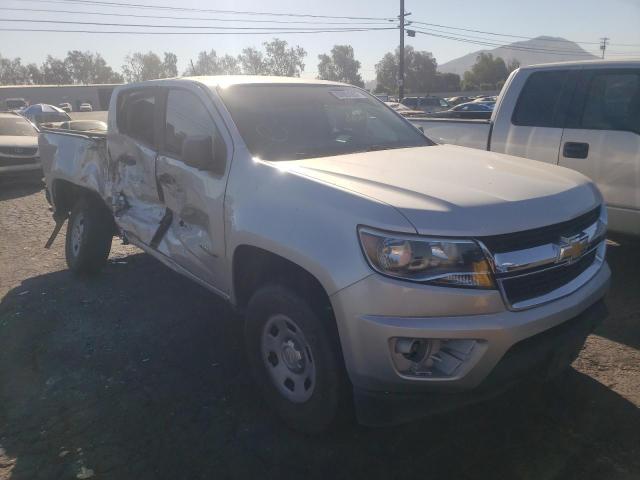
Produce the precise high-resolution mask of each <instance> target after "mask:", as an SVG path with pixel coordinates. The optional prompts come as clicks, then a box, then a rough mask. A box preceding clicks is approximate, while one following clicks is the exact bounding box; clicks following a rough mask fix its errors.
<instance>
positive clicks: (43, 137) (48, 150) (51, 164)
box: [38, 128, 111, 198]
mask: <svg viewBox="0 0 640 480" xmlns="http://www.w3.org/2000/svg"><path fill="white" fill-rule="evenodd" d="M106 140H107V133H106V132H78V131H73V130H60V129H56V128H50V129H48V128H43V129H41V130H40V134H39V135H38V146H39V149H40V159H41V161H42V169H43V171H44V174H45V178H46V179H50V178H56V179H58V180H66V181H68V182H70V183H73V184H75V185H78V186H81V187H86V188H89V189H91V190H93V191H95V192H98V193H99V194H100V195H101V196H102V197H103V198H105V197H106V196H107V195H105V193H106V192H105V191H104V190H105V187H106V186H107V185H109V184H110V183H111V182H110V174H109V163H108V161H107V150H106ZM47 187H48V188H49V189H50V191H51V187H52V185H47Z"/></svg>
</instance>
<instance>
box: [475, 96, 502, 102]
mask: <svg viewBox="0 0 640 480" xmlns="http://www.w3.org/2000/svg"><path fill="white" fill-rule="evenodd" d="M497 98H498V97H497V96H495V95H484V96H481V97H476V98H474V99H473V101H474V102H476V103H478V102H493V103H495V101H496V100H497Z"/></svg>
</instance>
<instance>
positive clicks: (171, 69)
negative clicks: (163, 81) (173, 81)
mask: <svg viewBox="0 0 640 480" xmlns="http://www.w3.org/2000/svg"><path fill="white" fill-rule="evenodd" d="M177 76H178V56H177V55H176V54H175V53H171V52H164V61H163V62H162V76H161V77H160V78H173V77H177Z"/></svg>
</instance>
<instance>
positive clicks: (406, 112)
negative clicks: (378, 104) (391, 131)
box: [384, 102, 424, 117]
mask: <svg viewBox="0 0 640 480" xmlns="http://www.w3.org/2000/svg"><path fill="white" fill-rule="evenodd" d="M384 103H385V104H386V105H388V106H389V107H390V108H391V109H393V110H395V111H396V112H398V113H399V114H400V115H402V116H403V117H420V116H422V115H424V112H423V111H422V110H411V109H410V108H409V107H407V106H405V105H403V104H401V103H400V102H384Z"/></svg>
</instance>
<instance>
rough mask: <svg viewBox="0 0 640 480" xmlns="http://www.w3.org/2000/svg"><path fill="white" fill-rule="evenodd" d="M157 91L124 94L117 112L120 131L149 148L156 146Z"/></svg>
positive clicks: (119, 99)
mask: <svg viewBox="0 0 640 480" xmlns="http://www.w3.org/2000/svg"><path fill="white" fill-rule="evenodd" d="M156 95H157V94H156V90H155V89H150V88H146V89H143V90H133V91H129V92H123V93H122V94H120V96H119V97H118V107H117V112H116V118H117V124H118V131H120V133H123V134H125V135H127V136H129V137H131V138H134V139H136V140H140V141H141V142H143V143H146V144H147V145H149V146H155V144H156V138H155V118H156V108H157V98H156Z"/></svg>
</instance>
